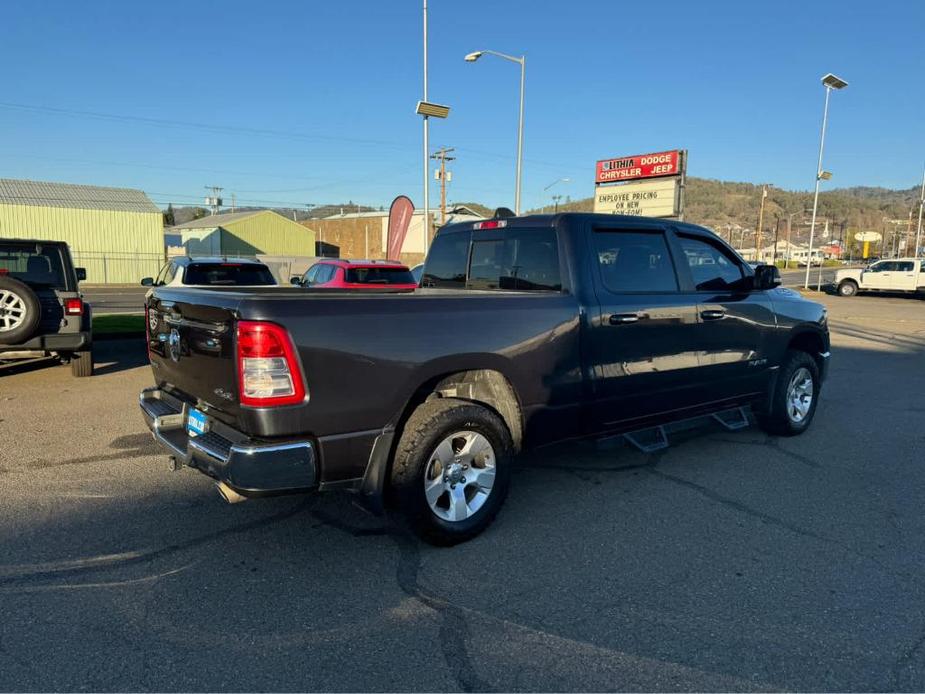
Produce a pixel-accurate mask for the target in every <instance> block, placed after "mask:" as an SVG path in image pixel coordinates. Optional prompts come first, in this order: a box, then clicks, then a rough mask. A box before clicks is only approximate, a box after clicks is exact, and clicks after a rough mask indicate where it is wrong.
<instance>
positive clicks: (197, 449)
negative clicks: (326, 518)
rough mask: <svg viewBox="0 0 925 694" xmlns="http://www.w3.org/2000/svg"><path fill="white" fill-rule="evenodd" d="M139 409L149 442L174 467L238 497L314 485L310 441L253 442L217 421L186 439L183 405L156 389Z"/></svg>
mask: <svg viewBox="0 0 925 694" xmlns="http://www.w3.org/2000/svg"><path fill="white" fill-rule="evenodd" d="M139 406H140V407H141V413H142V415H143V416H144V419H145V423H146V424H147V425H148V428H149V429H150V430H151V433H152V434H153V435H154V440H155V441H156V442H157V443H158V444H160V445H161V446H162V447H163V448H164V449H166V450H167V452H168V453H170V455H172V456H173V457H174V458H175V459H176V460H177V462H178V463H180V464H182V465H186V466H189V467H192V468H196V469H197V470H199V471H200V472H203V473H205V474H206V475H209V476H210V477H212V478H214V479H217V480H220V481H222V482H225V483H226V484H227V485H229V486H231V487H233V488H234V489H236V490H238V491H240V492H242V493H243V492H251V493H261V492H286V491H296V490H303V489H311V488H313V487H316V486H317V484H318V479H317V461H316V457H317V456H316V447H315V444H314V443H313V442H312V441H310V440H296V441H283V442H273V443H266V442H259V441H253V440H251V439H249V438H248V437H247V436H246V435H244V434H242V433H241V432H239V431H236V430H234V429H232V428H231V427H228V426H227V425H225V424H222V423H221V422H219V421H217V420H210V430H209V431H208V432H206V433H205V434H200V435H197V436H191V435H190V434H189V433H188V432H187V429H186V422H187V415H188V412H189V408H190V406H189V404H188V403H186V402H183V401H182V400H180V399H179V398H176V397H174V396H173V395H171V394H170V393H167V392H166V391H164V390H161V389H159V388H147V389H145V390H143V391H142V392H141V395H140V396H139Z"/></svg>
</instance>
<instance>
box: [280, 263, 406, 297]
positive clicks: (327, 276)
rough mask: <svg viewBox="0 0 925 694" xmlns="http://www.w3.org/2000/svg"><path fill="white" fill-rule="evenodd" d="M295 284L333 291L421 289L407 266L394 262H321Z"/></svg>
mask: <svg viewBox="0 0 925 694" xmlns="http://www.w3.org/2000/svg"><path fill="white" fill-rule="evenodd" d="M292 282H293V284H300V285H302V286H303V287H312V288H315V287H324V288H326V289H327V288H330V289H360V290H362V289H366V290H374V289H386V288H387V289H390V290H392V289H417V286H418V283H417V282H415V281H414V276H413V275H412V274H411V270H409V269H408V267H407V266H405V265H402V264H401V263H397V262H394V261H390V260H341V259H333V258H332V259H331V260H319V261H318V262H317V263H315V264H314V265H312V266H311V267H310V268H308V272H306V273H305V274H304V275H303V276H302V278H301V279H298V278H293V280H292Z"/></svg>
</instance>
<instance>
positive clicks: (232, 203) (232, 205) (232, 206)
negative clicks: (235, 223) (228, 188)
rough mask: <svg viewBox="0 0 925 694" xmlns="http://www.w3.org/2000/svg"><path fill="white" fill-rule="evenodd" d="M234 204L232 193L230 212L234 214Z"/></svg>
mask: <svg viewBox="0 0 925 694" xmlns="http://www.w3.org/2000/svg"><path fill="white" fill-rule="evenodd" d="M234 202H235V198H234V193H232V194H231V211H232V212H234Z"/></svg>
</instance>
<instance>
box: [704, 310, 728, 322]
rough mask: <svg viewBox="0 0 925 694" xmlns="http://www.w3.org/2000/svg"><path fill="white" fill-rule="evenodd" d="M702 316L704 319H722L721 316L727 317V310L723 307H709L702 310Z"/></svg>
mask: <svg viewBox="0 0 925 694" xmlns="http://www.w3.org/2000/svg"><path fill="white" fill-rule="evenodd" d="M700 317H701V318H703V319H704V320H720V319H721V318H725V317H726V311H724V310H723V309H721V308H719V309H716V308H708V309H707V310H705V311H701V312H700Z"/></svg>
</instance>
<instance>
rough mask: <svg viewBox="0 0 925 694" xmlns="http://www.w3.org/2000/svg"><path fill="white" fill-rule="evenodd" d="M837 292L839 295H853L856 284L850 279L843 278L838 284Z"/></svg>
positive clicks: (855, 291)
mask: <svg viewBox="0 0 925 694" xmlns="http://www.w3.org/2000/svg"><path fill="white" fill-rule="evenodd" d="M838 293H839V294H840V295H841V296H854V295H855V294H857V293H858V285H856V284H855V283H854V282H852V281H851V280H845V281H844V282H842V283H841V284H839V285H838Z"/></svg>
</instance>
